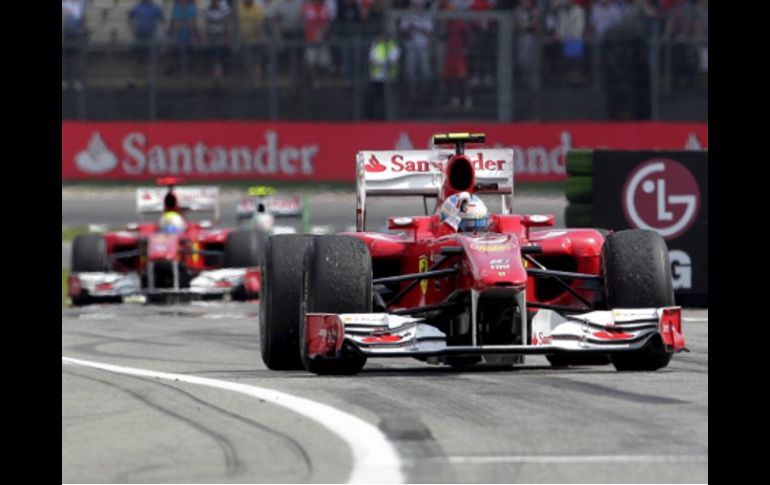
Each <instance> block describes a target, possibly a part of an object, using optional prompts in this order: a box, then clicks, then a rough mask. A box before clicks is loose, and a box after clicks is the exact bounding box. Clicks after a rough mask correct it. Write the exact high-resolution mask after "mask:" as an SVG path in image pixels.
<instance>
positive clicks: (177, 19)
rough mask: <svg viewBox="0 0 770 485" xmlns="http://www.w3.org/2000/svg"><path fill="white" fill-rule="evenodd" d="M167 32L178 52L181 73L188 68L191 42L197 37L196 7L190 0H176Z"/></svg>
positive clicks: (185, 72) (184, 72) (185, 71)
mask: <svg viewBox="0 0 770 485" xmlns="http://www.w3.org/2000/svg"><path fill="white" fill-rule="evenodd" d="M169 33H170V36H171V38H172V39H173V41H174V42H175V43H176V46H177V49H178V52H179V67H180V70H181V72H182V73H183V74H187V72H188V71H189V69H190V59H191V57H192V44H193V42H194V41H196V40H197V37H198V9H197V8H196V7H195V3H194V2H193V1H192V0H177V2H176V4H175V5H174V9H173V10H172V11H171V26H170V28H169Z"/></svg>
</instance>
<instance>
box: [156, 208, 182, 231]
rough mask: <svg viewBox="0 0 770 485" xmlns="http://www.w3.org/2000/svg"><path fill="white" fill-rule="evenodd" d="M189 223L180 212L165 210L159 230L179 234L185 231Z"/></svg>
mask: <svg viewBox="0 0 770 485" xmlns="http://www.w3.org/2000/svg"><path fill="white" fill-rule="evenodd" d="M186 227H187V225H186V224H185V222H184V219H183V218H182V216H181V215H179V213H178V212H171V211H169V212H165V213H163V216H161V218H160V222H159V223H158V230H159V231H160V232H163V233H166V234H177V233H180V232H183V231H184V230H185V228H186Z"/></svg>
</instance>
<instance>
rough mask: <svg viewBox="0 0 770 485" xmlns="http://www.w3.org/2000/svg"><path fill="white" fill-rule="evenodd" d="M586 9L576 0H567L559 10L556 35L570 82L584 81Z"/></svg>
mask: <svg viewBox="0 0 770 485" xmlns="http://www.w3.org/2000/svg"><path fill="white" fill-rule="evenodd" d="M585 25H586V20H585V11H584V10H583V7H581V6H580V5H578V4H577V3H576V1H575V0H566V1H565V3H564V8H563V9H562V10H560V11H559V16H558V18H557V25H556V35H557V37H558V38H559V40H560V41H561V46H562V56H563V58H564V61H565V67H566V68H567V73H566V79H567V81H568V82H569V83H572V84H579V83H580V82H581V81H582V77H583V76H582V74H581V67H582V61H583V54H584V43H583V35H584V34H585Z"/></svg>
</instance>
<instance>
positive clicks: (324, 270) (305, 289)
mask: <svg viewBox="0 0 770 485" xmlns="http://www.w3.org/2000/svg"><path fill="white" fill-rule="evenodd" d="M371 311H372V258H371V255H370V254H369V249H368V248H367V247H366V244H364V242H363V241H361V240H360V239H356V238H353V237H348V236H336V235H335V236H316V237H315V238H314V239H313V243H312V244H311V245H310V247H309V248H308V250H307V252H306V254H305V271H304V275H303V285H302V309H301V317H300V327H301V328H300V349H301V350H300V352H301V355H302V363H303V364H304V365H305V368H306V369H307V370H309V371H310V372H312V373H314V374H326V375H352V374H357V373H358V372H360V371H361V369H362V368H363V367H364V364H366V357H364V356H363V355H361V354H359V353H356V352H355V351H350V350H348V351H347V352H346V349H345V348H343V354H342V355H341V356H338V357H332V358H329V357H312V358H311V357H310V356H309V355H308V352H307V333H306V330H307V326H306V325H305V314H306V313H369V312H371Z"/></svg>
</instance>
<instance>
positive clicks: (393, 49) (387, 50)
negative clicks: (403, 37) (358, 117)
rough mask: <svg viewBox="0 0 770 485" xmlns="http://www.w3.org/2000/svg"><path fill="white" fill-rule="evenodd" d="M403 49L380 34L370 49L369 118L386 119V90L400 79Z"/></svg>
mask: <svg viewBox="0 0 770 485" xmlns="http://www.w3.org/2000/svg"><path fill="white" fill-rule="evenodd" d="M400 57H401V50H400V49H399V48H398V44H396V41H395V40H393V39H390V38H388V36H387V35H385V34H380V35H378V36H377V37H376V38H375V39H374V42H372V45H371V48H370V49H369V85H368V88H367V92H366V108H367V119H370V120H383V119H385V90H386V86H387V85H389V84H390V85H393V84H394V83H395V82H396V80H398V64H399V60H400Z"/></svg>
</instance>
